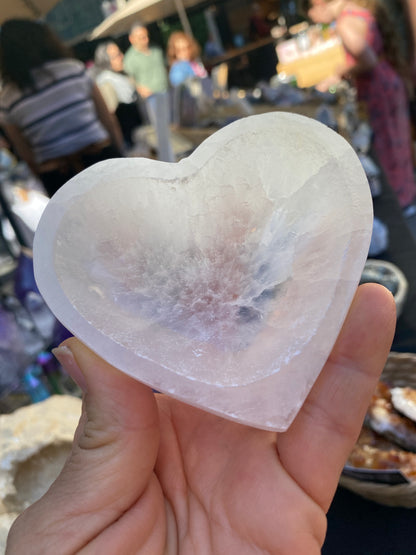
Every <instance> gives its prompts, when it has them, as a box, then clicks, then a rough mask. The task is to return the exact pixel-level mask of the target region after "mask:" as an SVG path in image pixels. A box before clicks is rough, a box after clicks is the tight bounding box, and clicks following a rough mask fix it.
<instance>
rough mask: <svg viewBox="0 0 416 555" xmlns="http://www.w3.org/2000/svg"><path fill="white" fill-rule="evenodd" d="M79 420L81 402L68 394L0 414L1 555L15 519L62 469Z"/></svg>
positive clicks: (45, 489) (36, 498)
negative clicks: (9, 412)
mask: <svg viewBox="0 0 416 555" xmlns="http://www.w3.org/2000/svg"><path fill="white" fill-rule="evenodd" d="M80 416H81V400H80V399H78V398H77V397H70V396H67V395H55V396H53V397H50V398H49V399H47V400H45V401H42V402H41V403H36V404H33V405H29V406H27V407H23V408H21V409H18V410H16V411H15V412H13V413H11V414H3V415H0V553H2V552H3V551H2V548H4V547H5V543H6V537H7V533H8V530H9V528H10V526H11V524H12V522H13V521H14V519H15V518H16V517H17V516H18V514H19V513H21V512H22V511H23V510H24V509H26V508H27V507H28V506H29V505H31V504H32V503H34V502H35V501H37V500H38V499H39V498H40V497H41V496H42V495H43V494H44V493H45V492H46V491H47V490H48V488H49V486H50V485H51V484H52V482H53V481H54V480H55V479H56V477H57V476H58V474H59V472H60V471H61V469H62V467H63V465H64V462H65V460H66V458H67V456H68V454H69V451H70V449H71V444H72V439H73V437H74V432H75V429H76V427H77V424H78V421H79V418H80Z"/></svg>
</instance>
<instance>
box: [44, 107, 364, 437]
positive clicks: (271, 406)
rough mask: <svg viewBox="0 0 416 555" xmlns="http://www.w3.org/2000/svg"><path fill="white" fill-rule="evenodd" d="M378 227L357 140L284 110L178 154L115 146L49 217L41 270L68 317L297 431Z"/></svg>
mask: <svg viewBox="0 0 416 555" xmlns="http://www.w3.org/2000/svg"><path fill="white" fill-rule="evenodd" d="M371 229H372V201H371V195H370V191H369V186H368V182H367V179H366V177H365V174H364V171H363V169H362V167H361V164H360V162H359V160H358V158H357V157H356V155H355V153H354V151H353V150H352V148H351V147H350V146H349V144H348V143H347V142H346V141H345V140H344V139H343V138H342V137H340V136H339V135H338V134H336V133H335V132H333V131H331V130H330V129H328V128H326V127H325V126H323V125H322V124H320V123H318V122H316V121H314V120H311V119H309V118H305V117H303V116H297V115H293V114H287V113H270V114H264V115H259V116H251V117H248V118H244V119H241V120H239V121H237V122H235V123H232V124H230V125H229V126H227V127H225V128H223V129H221V130H220V131H218V132H217V133H215V134H214V135H212V136H211V137H209V138H208V139H207V140H206V141H205V142H204V143H203V144H202V145H201V146H200V147H198V148H197V149H196V150H195V152H194V153H193V154H192V155H191V156H190V157H189V158H187V159H184V160H182V161H181V162H179V163H177V164H168V163H163V162H156V161H154V160H148V159H140V158H135V159H120V160H109V161H105V162H101V163H99V164H97V165H95V166H92V167H91V168H89V169H87V170H85V171H83V172H82V173H80V174H79V175H78V176H76V177H75V178H73V179H71V180H70V181H69V182H68V183H67V184H65V186H64V187H62V188H61V189H60V190H59V191H58V192H57V194H56V195H55V196H54V197H53V198H52V199H51V201H50V202H49V204H48V206H47V208H46V210H45V212H44V214H43V217H42V219H41V221H40V224H39V226H38V229H37V232H36V237H35V244H34V258H35V274H36V279H37V283H38V286H39V289H40V291H41V293H42V295H43V296H44V298H45V300H46V302H47V303H48V305H49V306H50V308H51V309H52V311H53V312H54V313H55V315H56V316H57V318H58V319H59V320H60V321H61V322H62V323H63V324H64V325H65V326H66V327H67V328H68V329H69V330H70V331H71V332H72V333H73V334H74V335H76V336H77V337H79V338H80V339H81V340H82V341H83V342H84V343H85V344H86V345H88V346H89V347H90V348H91V349H92V350H94V351H95V352H97V353H98V354H99V355H100V356H102V357H103V358H104V359H106V360H107V361H108V362H109V363H111V364H112V365H114V366H115V367H117V368H119V369H120V370H122V371H124V372H126V373H127V374H129V375H131V376H133V377H135V378H137V379H138V380H140V381H142V382H144V383H146V384H148V385H150V386H151V387H153V388H154V389H156V390H159V391H161V392H164V393H167V394H169V395H172V396H173V397H176V398H177V399H180V400H182V401H184V402H186V403H189V404H192V405H195V406H198V407H201V408H203V409H205V410H208V411H211V412H214V413H216V414H220V415H222V416H224V417H226V418H231V419H235V420H237V421H239V422H242V423H245V424H248V425H252V426H255V427H259V428H264V429H270V430H277V431H283V430H285V429H287V427H288V426H289V425H290V423H291V422H292V420H293V418H294V417H295V415H296V413H297V412H298V410H299V408H300V407H301V405H302V403H303V401H304V399H305V397H306V396H307V394H308V392H309V390H310V388H311V387H312V385H313V383H314V381H315V379H316V378H317V376H318V374H319V372H320V370H321V368H322V366H323V364H324V363H325V360H326V358H327V357H328V354H329V353H330V351H331V348H332V346H333V344H334V342H335V339H336V337H337V335H338V333H339V330H340V328H341V326H342V323H343V321H344V318H345V316H346V313H347V310H348V308H349V305H350V303H351V300H352V297H353V295H354V292H355V289H356V287H357V284H358V282H359V279H360V275H361V271H362V269H363V266H364V263H365V260H366V256H367V252H368V246H369V242H370V237H371Z"/></svg>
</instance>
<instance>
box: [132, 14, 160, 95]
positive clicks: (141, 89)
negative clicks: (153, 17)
mask: <svg viewBox="0 0 416 555" xmlns="http://www.w3.org/2000/svg"><path fill="white" fill-rule="evenodd" d="M129 41H130V43H131V46H130V47H129V49H128V50H127V52H126V54H125V56H124V70H125V72H126V73H127V74H128V75H131V76H132V77H133V79H134V81H135V83H136V87H137V91H138V93H139V94H140V96H141V97H142V98H148V97H149V96H151V95H152V94H155V93H163V92H166V90H167V88H168V79H167V70H166V66H165V61H164V58H163V52H162V50H161V49H160V48H159V47H157V46H150V45H149V33H148V31H147V29H146V27H145V26H144V25H142V24H141V23H135V24H134V25H133V27H132V28H131V31H130V34H129Z"/></svg>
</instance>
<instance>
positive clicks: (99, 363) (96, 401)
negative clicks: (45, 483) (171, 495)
mask: <svg viewBox="0 0 416 555" xmlns="http://www.w3.org/2000/svg"><path fill="white" fill-rule="evenodd" d="M54 354H55V356H56V357H57V358H58V360H59V361H60V362H61V364H62V365H63V366H64V368H65V369H66V370H67V372H68V373H69V374H70V375H71V376H72V377H73V378H74V379H75V381H77V382H78V385H80V387H81V388H82V389H83V390H84V397H83V406H82V416H81V419H80V422H79V425H78V428H77V431H76V433H75V439H74V444H73V447H72V452H71V454H70V456H69V458H68V460H67V462H66V464H65V466H64V468H63V470H62V472H61V474H60V476H59V477H58V478H57V480H56V482H55V483H54V484H53V485H52V486H51V488H50V489H49V491H48V492H47V493H46V494H45V496H44V497H43V498H42V499H40V500H39V501H38V502H37V503H35V504H34V505H32V506H31V507H30V508H29V509H28V510H27V511H26V512H25V513H24V514H23V515H22V517H21V518H20V519H18V521H17V523H16V524H17V526H16V528H17V530H16V531H14V536H17V535H18V534H20V541H22V540H23V538H22V536H21V533H22V532H23V534H24V533H30V534H31V535H32V536H33V531H34V530H40V529H43V530H45V526H48V534H49V535H50V534H51V533H52V531H53V534H54V535H55V536H56V538H60V541H62V540H63V538H65V541H68V542H70V543H72V544H73V547H74V549H76V548H77V547H80V546H82V545H85V544H86V543H88V542H89V541H90V540H91V539H93V538H95V537H96V536H97V535H98V534H99V533H100V531H102V530H103V529H105V528H107V527H108V526H110V525H111V524H112V523H113V522H115V521H117V519H119V518H120V516H121V515H123V514H124V513H125V512H126V511H127V510H128V509H129V508H130V507H131V506H132V505H134V504H135V503H136V502H137V501H138V500H139V499H140V498H141V496H143V495H144V493H145V492H146V490H147V488H148V486H149V483H150V482H151V476H152V472H153V467H154V464H155V460H156V456H157V451H158V446H159V420H158V411H157V405H156V400H155V397H154V395H153V393H152V391H151V389H150V388H148V387H147V386H145V385H143V384H141V383H139V382H138V381H136V380H134V379H133V378H130V377H128V376H126V375H125V374H123V373H122V372H120V371H119V370H116V369H115V368H114V367H112V366H110V365H109V364H107V363H106V362H105V361H103V360H102V359H100V358H99V357H98V356H97V355H96V354H94V353H93V352H92V351H90V350H89V349H88V348H87V347H85V346H84V345H83V344H82V343H81V342H80V341H78V340H77V339H75V338H71V339H69V340H67V341H65V342H64V343H63V344H62V345H61V346H60V347H59V348H58V349H56V351H55V352H54ZM28 520H29V522H28ZM19 521H20V523H19ZM19 528H20V530H19ZM12 531H13V529H12ZM49 539H50V538H49ZM75 542H76V543H75ZM22 545H24V544H22ZM28 545H30V544H28ZM64 545H66V546H68V544H64ZM39 552H40V551H39Z"/></svg>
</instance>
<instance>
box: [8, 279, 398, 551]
mask: <svg viewBox="0 0 416 555" xmlns="http://www.w3.org/2000/svg"><path fill="white" fill-rule="evenodd" d="M394 323H395V312H394V302H393V300H392V297H391V295H390V294H389V293H388V292H387V291H386V290H385V289H384V288H382V287H381V286H376V285H366V286H362V287H360V288H359V291H358V293H357V295H356V298H355V300H354V302H353V305H352V307H351V309H350V313H349V316H348V318H347V320H346V322H345V324H344V327H343V330H342V332H341V334H340V336H339V338H338V340H337V343H336V345H335V347H334V349H333V351H332V354H331V356H330V357H329V359H328V361H327V364H326V365H325V368H324V369H323V371H322V372H321V374H320V376H319V378H318V380H317V382H316V384H315V385H314V387H313V389H312V391H311V393H310V395H309V396H308V399H307V401H306V402H305V404H304V406H303V407H302V409H301V411H300V412H299V414H298V416H297V417H296V419H295V421H294V422H293V424H292V425H291V426H290V428H289V430H288V431H286V432H284V433H280V434H275V433H272V432H267V431H262V430H256V429H254V428H250V427H246V426H243V425H240V424H237V423H235V422H231V421H228V420H224V419H222V418H220V417H218V416H215V415H212V414H209V413H206V412H204V411H201V410H199V409H196V408H193V407H189V406H187V405H185V404H183V403H180V402H178V401H176V400H174V399H172V398H170V397H167V396H164V395H156V396H154V395H153V393H152V391H151V390H150V389H149V388H148V387H146V386H144V385H142V384H140V383H139V382H137V381H135V380H133V379H131V378H129V377H127V376H124V375H123V374H121V373H120V372H119V371H117V370H115V369H114V368H112V367H111V366H109V365H108V364H107V363H105V362H104V361H102V360H101V359H100V358H98V357H97V356H96V355H95V354H93V353H92V352H91V351H89V350H88V349H87V348H86V347H85V346H83V345H82V344H81V343H80V342H79V341H78V340H76V339H70V340H68V341H67V342H66V343H65V346H64V347H63V348H61V349H59V350H58V353H57V356H58V358H59V359H60V360H61V361H62V362H63V363H64V364H65V367H66V368H67V370H68V372H69V373H70V374H71V375H72V376H73V377H74V378H75V379H77V380H78V382H79V383H80V384H81V382H82V385H83V387H84V389H85V391H86V393H85V395H84V402H83V416H82V417H81V421H80V424H79V427H78V430H77V432H76V435H75V440H74V446H73V450H72V454H71V456H70V457H69V459H68V461H67V463H66V465H65V467H64V469H63V471H62V473H61V475H60V477H59V478H58V479H57V481H56V482H55V483H54V484H53V485H52V487H51V488H50V490H49V491H48V492H47V493H46V495H45V496H44V497H43V498H42V499H40V500H39V501H38V502H37V503H35V504H34V505H32V506H31V507H30V508H29V509H28V510H27V511H25V512H24V513H23V514H22V515H21V516H20V517H19V519H18V520H17V521H16V523H15V524H14V526H13V528H12V530H11V533H10V536H9V541H8V548H7V554H8V555H14V554H21V553H25V552H28V553H29V552H30V553H31V554H34V555H36V554H41V553H42V554H46V555H47V554H49V553H50V554H55V553H60V554H66V553H97V554H117V555H118V554H122V555H129V554H140V555H142V554H146V555H147V554H149V555H157V554H167V555H169V554H176V553H180V554H182V555H188V554H189V555H205V554H207V555H208V554H218V555H220V554H221V555H223V554H230V555H234V554H235V555H246V554H247V555H251V554H259V553H266V554H269V553H270V554H286V553H287V554H290V555H292V554H293V553H296V554H297V555H298V554H299V555H302V554H308V555H310V554H313V553H319V552H320V549H321V546H322V544H323V541H324V538H325V532H326V517H325V514H326V511H327V510H328V508H329V506H330V503H331V501H332V498H333V495H334V492H335V489H336V487H337V483H338V478H339V474H340V472H341V470H342V466H343V464H344V462H345V459H346V457H347V455H348V452H349V451H350V449H351V447H352V445H353V443H354V441H355V439H356V437H357V435H358V433H359V429H360V426H361V423H362V420H363V417H364V414H365V411H366V408H367V405H368V402H369V399H370V396H371V393H372V391H373V390H374V387H375V383H376V381H377V379H378V376H379V373H380V371H381V369H382V367H383V364H384V361H385V358H386V356H387V353H388V351H389V348H390V344H391V340H392V337H393V331H394ZM69 349H70V350H69ZM29 548H30V549H29Z"/></svg>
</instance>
